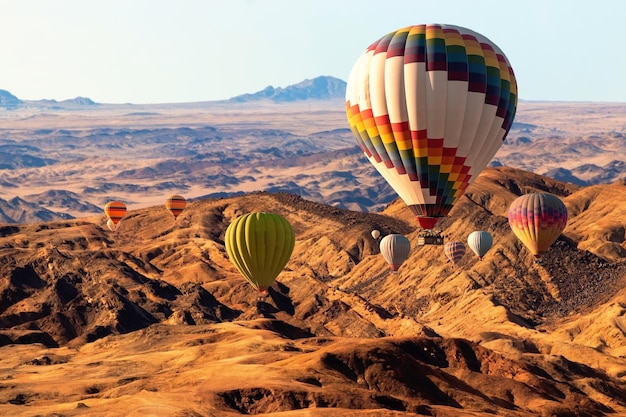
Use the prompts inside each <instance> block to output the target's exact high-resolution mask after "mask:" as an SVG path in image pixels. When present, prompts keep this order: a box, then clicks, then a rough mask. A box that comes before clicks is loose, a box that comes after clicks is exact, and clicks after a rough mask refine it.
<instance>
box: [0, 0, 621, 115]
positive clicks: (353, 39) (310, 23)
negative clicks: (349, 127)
mask: <svg viewBox="0 0 626 417" xmlns="http://www.w3.org/2000/svg"><path fill="white" fill-rule="evenodd" d="M420 23H448V24H454V25H458V26H464V27H467V28H469V29H472V30H474V31H477V32H479V33H482V34H483V35H485V36H487V37H488V38H490V39H491V40H492V41H493V42H495V43H496V44H497V45H498V46H500V48H501V49H502V50H503V51H504V53H505V54H506V55H507V57H508V58H509V60H510V61H511V63H512V65H513V68H514V70H515V73H516V75H517V79H518V87H519V93H520V98H522V99H525V100H564V101H617V102H626V0H589V1H582V0H483V1H481V0H427V1H424V0H103V1H95V0H0V89H4V90H8V91H10V92H11V93H13V94H15V95H16V96H17V97H19V98H21V99H26V100H38V99H44V98H47V99H56V100H64V99H69V98H74V97H78V96H83V97H89V98H91V99H93V100H95V101H97V102H100V103H126V102H131V103H137V104H139V103H174V102H192V101H206V100H222V99H227V98H230V97H233V96H236V95H239V94H243V93H253V92H256V91H259V90H261V89H263V88H265V87H267V86H268V85H272V86H274V87H286V86H288V85H291V84H295V83H297V82H300V81H302V80H304V79H306V78H314V77H317V76H320V75H331V76H334V77H337V78H341V79H343V80H347V78H348V74H349V72H350V69H351V67H352V65H353V63H354V61H355V60H356V58H357V57H358V56H359V55H360V54H361V52H362V51H363V50H364V49H365V48H366V47H367V46H368V45H369V44H370V43H371V42H373V41H375V40H376V39H378V38H379V37H381V36H382V35H384V34H386V33H388V32H391V31H393V30H396V29H399V28H401V27H404V26H408V25H412V24H420Z"/></svg>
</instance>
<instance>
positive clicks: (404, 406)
mask: <svg viewBox="0 0 626 417" xmlns="http://www.w3.org/2000/svg"><path fill="white" fill-rule="evenodd" d="M534 190H542V191H549V192H552V193H554V194H557V195H559V196H561V197H562V199H563V201H564V202H565V204H566V205H567V207H568V211H569V213H570V221H569V224H568V226H567V228H566V230H565V232H564V234H563V235H562V236H561V237H560V238H559V239H558V240H557V242H556V243H555V244H554V245H553V246H552V248H551V249H550V250H549V252H548V253H547V254H546V256H545V259H544V260H543V262H542V263H540V264H538V263H536V262H534V260H533V258H532V256H531V255H530V253H529V252H528V251H527V250H526V249H525V247H523V246H522V245H521V244H520V243H519V241H518V240H517V239H516V238H515V236H514V235H513V233H512V232H511V230H510V229H509V227H508V224H507V220H506V210H507V208H508V205H509V204H510V202H511V201H512V200H513V199H514V198H515V197H516V196H517V195H518V194H520V193H522V192H529V191H534ZM252 211H271V212H275V213H278V214H281V215H283V216H285V217H286V218H287V219H288V220H289V221H290V223H291V224H292V225H293V227H294V230H295V233H296V248H295V250H294V254H293V255H292V257H291V260H290V261H289V263H288V264H287V267H286V268H285V270H284V271H283V272H282V273H281V274H280V275H279V277H278V279H277V281H276V283H275V284H274V285H273V286H272V287H271V289H270V296H269V297H268V298H266V299H265V300H263V301H257V293H256V290H254V289H253V288H252V287H251V286H250V284H248V283H247V281H245V280H244V279H243V278H242V277H241V276H240V275H239V273H238V272H237V271H236V269H235V268H234V267H233V266H232V264H231V263H230V261H229V260H228V258H227V255H226V252H225V249H224V242H223V239H224V231H225V229H226V227H227V226H228V224H229V223H230V221H231V220H232V219H234V218H235V217H236V216H238V215H239V214H242V213H246V212H252ZM625 219H626V185H624V184H619V183H615V184H608V185H596V186H587V187H579V186H574V185H571V184H565V183H561V182H558V181H555V180H550V179H547V178H546V177H542V176H538V175H534V174H529V173H526V172H524V171H519V170H515V169H511V168H489V169H487V170H486V171H485V172H484V173H483V174H482V175H481V176H480V177H479V178H478V179H477V181H476V182H475V183H474V184H473V185H472V186H471V187H470V189H469V190H468V192H467V194H466V197H463V198H462V199H461V201H460V202H459V204H458V205H457V206H455V208H454V209H453V211H452V213H451V215H450V217H448V218H446V219H445V220H442V222H443V224H442V227H443V229H444V231H445V232H444V233H445V235H446V238H447V239H459V240H462V239H464V238H465V237H466V236H467V235H468V234H469V233H470V232H471V231H473V230H488V231H489V232H490V233H491V234H492V235H493V237H494V241H495V243H494V246H493V247H492V249H491V250H490V251H489V252H488V253H487V255H486V256H485V257H484V259H483V260H478V258H477V257H475V256H473V254H472V255H470V253H468V254H466V255H465V257H464V258H463V259H462V261H461V262H460V263H459V264H457V265H456V266H452V264H450V263H449V262H448V261H447V258H446V257H445V256H444V254H443V251H442V248H441V246H424V247H419V246H417V244H416V240H417V231H416V225H415V222H414V219H413V218H412V215H411V214H410V213H409V211H408V210H407V209H406V207H404V204H403V203H402V202H400V201H394V202H393V203H392V204H390V205H389V206H388V207H387V208H386V209H385V210H384V212H383V213H379V214H376V213H363V212H354V211H347V210H343V209H339V208H335V207H332V206H328V205H323V204H319V203H315V202H312V201H308V200H306V199H302V198H301V197H298V196H295V195H291V194H285V193H278V194H272V193H251V194H247V195H244V196H239V197H232V198H218V199H203V200H199V201H195V202H192V203H191V204H190V205H189V206H188V207H187V208H186V209H185V211H184V212H183V214H182V215H181V216H180V217H179V218H178V219H177V220H174V219H173V217H171V216H170V214H169V213H168V212H167V211H166V210H165V208H164V207H148V208H144V209H137V210H132V211H131V212H130V213H129V214H128V216H127V218H125V219H124V220H123V221H122V224H121V226H120V228H119V230H118V231H117V232H115V233H113V232H110V231H109V230H108V229H106V226H105V221H104V220H105V219H104V217H103V216H102V215H98V216H92V217H85V218H81V219H76V220H62V221H52V222H44V223H33V224H20V225H8V224H7V225H5V226H3V227H2V229H1V230H0V232H1V233H0V234H1V235H2V238H0V248H1V249H0V256H1V257H2V259H1V262H0V271H1V277H2V278H1V279H2V281H1V284H0V322H1V323H2V328H3V330H2V332H0V340H1V341H2V344H3V345H4V346H3V347H2V348H0V353H1V356H0V388H1V389H0V414H2V415H12V416H33V415H41V416H60V415H62V416H78V415H89V416H121V415H125V416H146V415H151V416H152V415H154V416H156V415H158V416H228V415H239V414H256V415H276V416H304V415H308V416H330V415H332V416H351V415H364V416H365V415H367V416H399V415H434V416H463V415H467V416H477V415H494V414H495V415H503V416H528V415H539V416H571V415H576V416H601V415H624V414H625V413H626V381H625V380H624V377H625V376H626V350H625V346H626V321H625V317H626V315H625V313H626V290H624V288H626V285H625V284H626V243H625V239H624V229H625V227H624V226H625V224H624V220H625ZM374 228H375V229H377V230H380V231H381V232H382V233H383V235H384V234H387V233H391V232H396V233H403V234H405V235H406V236H407V237H408V238H409V240H410V241H411V244H412V252H411V255H410V257H409V259H408V260H407V261H406V262H405V263H404V264H403V265H402V266H401V268H400V270H399V271H398V274H394V273H392V272H391V271H390V269H389V267H388V266H387V264H386V262H385V261H384V259H383V258H382V256H381V255H380V254H379V252H378V249H377V242H376V241H375V240H374V239H373V238H372V237H371V234H370V232H371V230H372V229H374Z"/></svg>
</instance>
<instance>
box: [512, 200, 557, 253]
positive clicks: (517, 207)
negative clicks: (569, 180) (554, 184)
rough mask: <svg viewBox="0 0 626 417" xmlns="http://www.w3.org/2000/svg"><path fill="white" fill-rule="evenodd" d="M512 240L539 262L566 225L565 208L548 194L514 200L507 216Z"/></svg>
mask: <svg viewBox="0 0 626 417" xmlns="http://www.w3.org/2000/svg"><path fill="white" fill-rule="evenodd" d="M508 218H509V226H511V230H513V233H515V236H517V237H518V239H519V240H521V241H522V243H523V244H524V245H525V246H526V247H527V248H528V249H529V250H530V252H531V253H532V254H533V256H534V257H535V258H537V259H540V258H541V257H542V256H543V255H544V254H545V253H546V251H547V250H548V248H549V247H550V246H551V245H552V244H553V243H554V241H555V240H556V239H557V238H558V237H559V235H560V234H561V232H562V231H563V229H565V226H566V225H567V208H566V207H565V204H563V202H562V201H561V199H560V198H558V197H557V196H555V195H554V194H550V193H530V194H524V195H522V196H520V197H518V198H516V199H515V200H514V201H513V203H511V206H510V207H509V212H508Z"/></svg>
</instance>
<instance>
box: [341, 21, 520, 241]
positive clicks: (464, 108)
mask: <svg viewBox="0 0 626 417" xmlns="http://www.w3.org/2000/svg"><path fill="white" fill-rule="evenodd" d="M516 106H517V83H516V80H515V75H514V73H513V69H512V68H511V65H510V63H509V61H508V59H507V58H506V56H505V55H504V53H503V52H502V51H501V50H500V48H498V47H497V46H496V45H495V44H494V43H493V42H491V41H490V40H489V39H487V38H486V37H484V36H483V35H481V34H478V33H476V32H473V31H471V30H469V29H466V28H463V27H460V26H453V25H445V24H427V25H416V26H409V27H405V28H402V29H399V30H397V31H395V32H391V33H389V34H387V35H385V36H383V37H382V38H380V39H379V40H377V41H375V42H374V43H373V44H371V45H370V46H369V47H368V48H367V49H366V50H365V52H364V53H363V54H362V55H361V56H360V57H359V58H358V60H357V61H356V63H355V65H354V67H353V68H352V71H351V72H350V75H349V77H348V84H347V87H346V113H347V117H348V122H349V124H350V127H351V129H352V131H353V132H354V135H355V137H356V141H357V143H358V145H359V146H360V148H361V150H362V151H363V153H364V154H365V155H366V156H367V158H368V159H369V161H370V162H371V163H372V164H373V165H374V166H375V167H376V169H377V170H378V172H379V173H380V174H381V175H382V176H383V177H384V178H385V179H386V180H387V182H388V183H389V184H390V185H391V187H393V189H394V190H395V191H396V192H397V193H398V195H399V196H400V197H401V198H402V200H404V202H405V203H406V204H407V205H408V206H409V207H410V209H411V210H412V211H413V212H414V213H415V215H416V216H417V219H418V221H419V224H420V226H421V227H422V228H424V229H432V228H433V227H434V225H435V223H436V222H437V220H438V219H439V218H440V217H443V216H447V215H448V213H449V211H450V210H451V208H452V206H453V205H454V204H455V202H456V201H457V200H458V199H459V197H461V196H462V195H463V193H464V192H465V190H466V189H467V187H468V186H469V184H471V183H472V181H474V180H475V179H476V178H477V177H478V174H479V173H480V172H481V171H482V170H483V169H484V168H485V166H486V165H487V164H488V163H489V161H490V160H491V158H492V157H493V156H494V155H495V153H496V152H497V151H498V149H499V148H500V146H501V145H502V142H503V141H504V139H505V137H506V135H507V133H508V131H509V129H510V128H511V124H512V123H513V118H514V116H515V111H516Z"/></svg>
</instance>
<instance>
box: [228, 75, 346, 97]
mask: <svg viewBox="0 0 626 417" xmlns="http://www.w3.org/2000/svg"><path fill="white" fill-rule="evenodd" d="M345 93H346V82H345V81H343V80H340V79H339V78H335V77H330V76H321V77H316V78H313V79H311V80H309V79H306V80H304V81H302V82H299V83H298V84H293V85H290V86H287V87H285V88H281V87H277V88H274V87H272V86H271V85H270V86H268V87H266V88H264V89H263V90H261V91H258V92H256V93H252V94H242V95H239V96H236V97H233V98H231V99H230V100H229V101H232V102H245V101H254V100H266V99H269V100H271V101H274V102H277V103H281V102H292V101H301V100H334V99H343V98H344V96H345Z"/></svg>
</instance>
